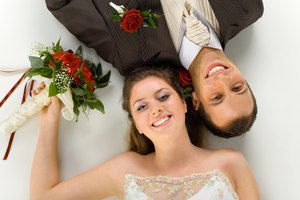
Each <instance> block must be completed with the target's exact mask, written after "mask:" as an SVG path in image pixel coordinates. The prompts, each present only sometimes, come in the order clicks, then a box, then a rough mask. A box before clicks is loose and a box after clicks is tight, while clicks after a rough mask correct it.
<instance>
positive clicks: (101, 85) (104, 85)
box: [97, 82, 109, 88]
mask: <svg viewBox="0 0 300 200" xmlns="http://www.w3.org/2000/svg"><path fill="white" fill-rule="evenodd" d="M108 83H109V82H106V83H97V88H104V87H106V86H107V85H108Z"/></svg>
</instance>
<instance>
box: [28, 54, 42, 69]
mask: <svg viewBox="0 0 300 200" xmlns="http://www.w3.org/2000/svg"><path fill="white" fill-rule="evenodd" d="M29 60H30V64H31V67H32V68H39V67H43V66H44V61H43V60H42V59H41V58H40V57H36V56H29Z"/></svg>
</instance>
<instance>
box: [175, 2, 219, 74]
mask: <svg viewBox="0 0 300 200" xmlns="http://www.w3.org/2000/svg"><path fill="white" fill-rule="evenodd" d="M183 18H184V21H185V22H186V34H185V36H183V39H182V42H181V46H180V49H179V58H180V61H181V63H182V65H183V66H184V67H185V68H186V69H188V68H189V66H190V65H191V63H192V62H193V60H194V59H195V57H196V56H197V54H198V53H199V52H200V51H201V49H202V48H203V47H211V48H216V49H221V50H222V45H221V44H220V41H219V38H218V36H217V34H216V32H215V31H214V29H213V28H212V27H211V25H210V23H209V22H208V21H207V20H206V19H205V18H204V17H203V16H202V15H201V14H200V13H199V12H197V11H196V10H195V9H193V7H192V6H191V5H190V4H189V3H188V2H187V1H186V2H185V10H184V14H183Z"/></svg>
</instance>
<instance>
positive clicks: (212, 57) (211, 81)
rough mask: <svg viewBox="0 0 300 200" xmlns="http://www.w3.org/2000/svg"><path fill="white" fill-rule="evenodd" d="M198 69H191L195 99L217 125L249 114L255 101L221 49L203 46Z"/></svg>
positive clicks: (235, 68)
mask: <svg viewBox="0 0 300 200" xmlns="http://www.w3.org/2000/svg"><path fill="white" fill-rule="evenodd" d="M198 56H200V58H198V62H197V63H199V64H198V66H197V67H198V71H197V73H196V75H195V72H191V75H192V79H193V84H194V87H195V91H196V96H197V98H198V100H199V101H200V102H201V103H202V105H203V108H204V110H205V112H206V113H207V114H208V115H209V116H210V119H211V120H212V121H213V122H214V124H215V125H216V126H218V127H225V126H226V125H227V124H229V123H230V122H232V121H233V120H235V119H237V118H240V117H243V116H248V115H250V113H251V112H252V110H253V107H254V102H253V99H252V95H251V90H250V89H249V87H248V85H247V82H246V80H245V79H244V77H243V75H242V74H241V72H240V71H239V69H238V68H237V67H236V65H235V64H234V63H233V62H232V61H231V60H230V59H229V58H227V57H226V55H225V54H224V53H223V51H220V50H216V49H210V48H204V49H202V51H201V52H200V54H199V55H198Z"/></svg>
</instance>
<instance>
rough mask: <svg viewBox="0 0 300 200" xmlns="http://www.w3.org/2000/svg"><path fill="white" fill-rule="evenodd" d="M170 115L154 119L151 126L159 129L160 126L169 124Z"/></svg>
mask: <svg viewBox="0 0 300 200" xmlns="http://www.w3.org/2000/svg"><path fill="white" fill-rule="evenodd" d="M171 117H172V116H171V115H164V116H161V117H159V119H156V120H155V121H154V122H153V123H152V124H151V125H152V126H153V127H160V126H164V125H165V124H167V123H168V122H169V120H170V119H171Z"/></svg>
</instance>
